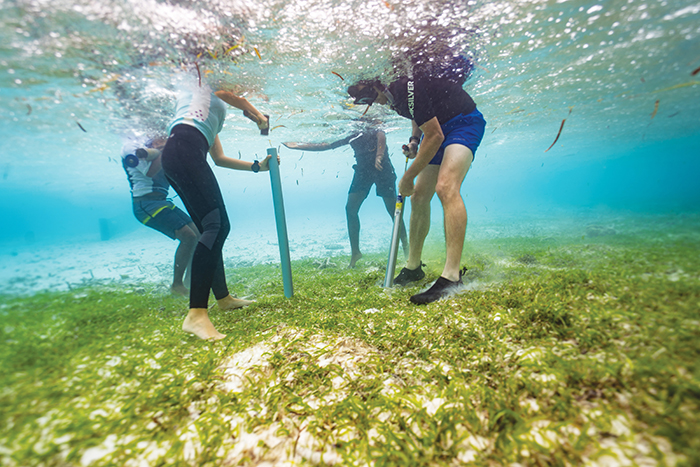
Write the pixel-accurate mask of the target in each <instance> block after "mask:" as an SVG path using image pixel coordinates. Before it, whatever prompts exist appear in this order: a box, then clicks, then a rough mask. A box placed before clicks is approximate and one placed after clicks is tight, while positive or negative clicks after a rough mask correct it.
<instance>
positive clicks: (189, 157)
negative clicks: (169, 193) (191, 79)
mask: <svg viewBox="0 0 700 467" xmlns="http://www.w3.org/2000/svg"><path fill="white" fill-rule="evenodd" d="M225 107H226V106H225V104H224V103H223V102H222V101H221V100H220V99H219V98H218V97H216V96H215V95H214V94H212V93H211V89H209V87H208V86H206V87H205V86H200V87H197V86H196V85H195V86H194V88H193V89H191V90H189V92H187V91H185V92H181V93H180V98H179V100H178V111H177V114H176V116H175V118H174V119H173V121H172V122H171V123H170V137H169V138H168V142H167V143H166V145H165V147H164V148H163V155H162V156H161V157H162V161H163V170H164V171H165V175H166V176H167V177H168V180H169V181H170V185H172V187H173V188H174V189H175V191H177V193H178V194H179V195H180V199H181V200H182V202H183V203H184V204H185V207H186V208H187V212H188V213H189V214H190V216H191V217H192V220H193V221H194V223H195V225H196V226H197V228H198V229H199V231H200V232H202V236H201V237H200V239H199V243H198V244H197V247H196V248H195V250H194V256H193V257H192V284H191V289H190V308H207V302H208V300H209V291H210V290H211V291H212V292H213V293H214V297H215V298H216V299H217V300H220V299H222V298H225V297H227V296H228V295H229V291H228V287H227V286H226V276H225V274H224V260H223V255H222V249H223V246H224V241H225V240H226V237H227V236H228V233H229V230H230V223H229V219H228V215H227V214H226V207H225V206H224V199H223V197H222V195H221V190H220V189H219V184H218V182H217V181H216V177H215V176H214V172H213V171H212V169H211V167H210V166H209V164H208V163H207V153H208V152H209V148H210V147H211V145H212V144H213V143H214V138H215V137H216V135H217V134H218V133H219V131H221V128H222V127H223V120H224V118H225V117H226V108H225ZM209 139H211V141H210V140H209Z"/></svg>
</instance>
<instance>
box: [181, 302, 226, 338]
mask: <svg viewBox="0 0 700 467" xmlns="http://www.w3.org/2000/svg"><path fill="white" fill-rule="evenodd" d="M182 330H183V331H185V332H189V333H192V334H194V335H195V336H197V337H199V338H200V339H212V340H215V341H218V340H220V339H223V338H224V337H226V334H221V333H220V332H219V331H217V330H216V329H215V328H214V325H213V324H211V321H210V320H209V314H208V313H207V309H206V308H190V312H189V313H188V314H187V317H186V318H185V321H184V322H183V323H182Z"/></svg>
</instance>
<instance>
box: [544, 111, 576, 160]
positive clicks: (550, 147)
mask: <svg viewBox="0 0 700 467" xmlns="http://www.w3.org/2000/svg"><path fill="white" fill-rule="evenodd" d="M572 110H574V108H573V107H569V114H568V115H571V111H572ZM568 115H567V117H568ZM564 123H566V118H565V119H564V120H562V121H561V126H560V127H559V132H558V133H557V137H556V138H554V142H553V143H552V144H551V145H550V146H549V147H548V148H547V149H545V150H544V152H547V151H549V150H550V149H552V146H554V145H555V144H557V141H559V136H560V135H561V130H563V129H564Z"/></svg>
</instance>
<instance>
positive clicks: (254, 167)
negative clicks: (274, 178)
mask: <svg viewBox="0 0 700 467" xmlns="http://www.w3.org/2000/svg"><path fill="white" fill-rule="evenodd" d="M250 170H252V171H253V172H255V173H258V172H260V162H258V161H257V160H254V161H253V165H252V166H251V167H250Z"/></svg>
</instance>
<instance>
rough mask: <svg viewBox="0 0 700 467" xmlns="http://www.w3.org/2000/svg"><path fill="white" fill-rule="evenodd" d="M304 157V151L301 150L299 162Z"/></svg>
mask: <svg viewBox="0 0 700 467" xmlns="http://www.w3.org/2000/svg"><path fill="white" fill-rule="evenodd" d="M303 158H304V151H301V157H300V158H299V160H298V161H297V162H300V161H301V160H302V159H303Z"/></svg>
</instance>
